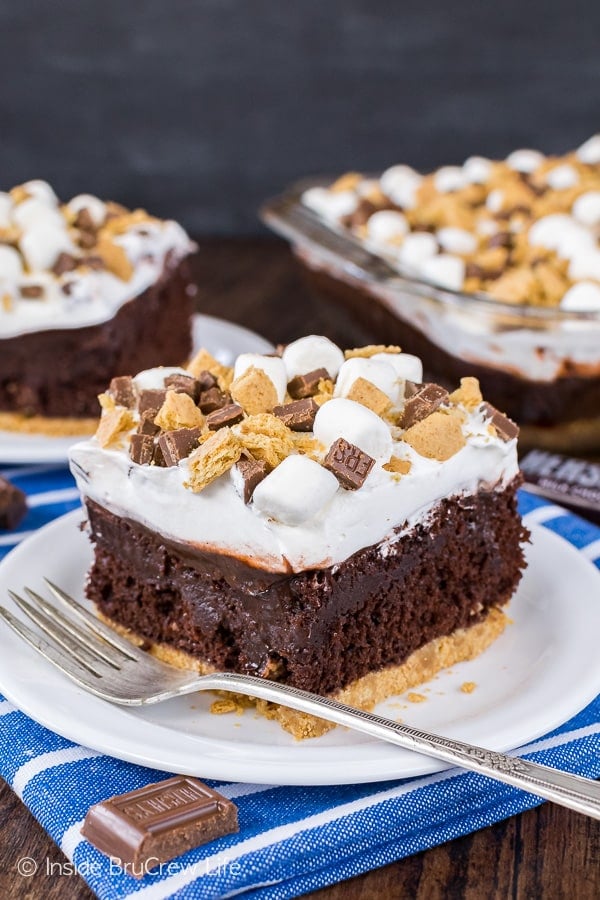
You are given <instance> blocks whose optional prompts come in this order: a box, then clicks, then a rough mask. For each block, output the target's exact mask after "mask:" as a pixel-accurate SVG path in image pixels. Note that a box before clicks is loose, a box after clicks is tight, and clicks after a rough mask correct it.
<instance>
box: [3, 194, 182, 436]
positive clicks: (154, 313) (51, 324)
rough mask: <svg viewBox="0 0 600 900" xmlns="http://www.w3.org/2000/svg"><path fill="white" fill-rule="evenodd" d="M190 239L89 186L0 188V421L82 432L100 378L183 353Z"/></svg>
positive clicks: (175, 360)
mask: <svg viewBox="0 0 600 900" xmlns="http://www.w3.org/2000/svg"><path fill="white" fill-rule="evenodd" d="M193 249H194V245H193V244H192V243H191V241H190V240H189V238H188V237H187V235H186V234H185V232H184V231H183V229H182V228H181V227H180V226H179V225H177V224H176V223H175V222H171V221H161V220H160V219H156V218H153V217H152V216H149V215H148V214H147V213H146V212H144V211H143V210H139V209H138V210H135V211H133V212H130V211H129V210H127V209H125V208H124V207H122V206H119V205H118V204H115V203H104V202H103V201H101V200H99V199H98V198H97V197H94V196H91V195H89V194H80V195H79V196H77V197H74V198H73V199H72V200H70V201H69V202H68V203H66V204H64V205H61V204H60V203H59V201H58V199H57V197H56V195H55V193H54V191H53V190H52V188H51V187H50V185H48V184H46V182H44V181H29V182H27V183H26V184H23V185H21V186H20V187H17V188H14V189H13V190H12V191H11V192H10V193H2V192H0V429H8V430H17V431H24V432H41V433H46V434H82V433H91V432H93V430H94V428H95V420H96V417H97V414H98V402H97V395H98V394H99V393H100V391H102V390H103V389H104V387H105V386H106V383H107V382H108V381H109V380H110V378H112V377H113V376H117V375H124V374H126V373H127V372H129V371H132V370H133V371H138V370H139V369H146V368H149V367H150V366H155V365H158V364H159V363H163V364H169V365H178V364H180V363H181V362H183V361H184V360H186V359H187V358H188V357H189V354H190V352H191V314H192V301H193V294H194V293H195V287H194V285H193V284H192V282H191V278H190V273H189V271H188V263H187V257H188V256H189V254H190V253H191V252H192V250H193Z"/></svg>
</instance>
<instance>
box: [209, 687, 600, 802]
mask: <svg viewBox="0 0 600 900" xmlns="http://www.w3.org/2000/svg"><path fill="white" fill-rule="evenodd" d="M199 681H200V679H199ZM209 681H210V683H211V684H210V687H211V688H214V689H216V690H225V691H235V692H236V693H240V694H246V695H249V696H252V697H259V698H260V699H262V700H269V701H271V702H272V703H279V704H282V705H284V706H289V707H291V708H292V709H297V710H300V712H305V713H309V714H310V715H314V716H318V717H319V718H321V719H326V720H328V721H329V722H335V723H336V724H337V725H345V726H347V727H348V728H351V729H353V730H354V731H361V732H362V733H363V734H368V735H369V736H370V737H374V738H379V739H380V740H383V741H388V742H389V743H392V744H398V745H399V746H400V747H404V748H405V749H407V750H414V751H416V752H418V753H424V754H425V755H426V756H433V757H435V758H436V759H440V760H442V761H443V762H445V763H449V764H451V765H455V766H460V767H461V768H463V769H470V770H471V771H472V772H478V773H479V774H480V775H487V776H489V777H490V778H494V779H495V780H496V781H502V782H504V783H505V784H510V785H512V786H513V787H516V788H520V789H521V790H523V791H527V792H528V793H530V794H535V795H537V796H538V797H543V798H544V799H545V800H551V801H552V802H553V803H558V804H559V805H560V806H566V807H567V809H573V810H575V811H576V812H579V813H583V814H584V815H587V816H591V817H592V818H594V819H600V783H598V782H596V781H592V780H591V779H589V778H581V777H580V776H579V775H571V774H569V773H568V772H561V771H559V770H558V769H552V768H550V767H549V766H542V765H539V764H538V763H534V762H530V761H529V760H527V759H521V758H519V757H515V756H507V755H506V754H505V753H497V752H496V751H495V750H485V749H484V748H482V747H477V746H474V745H472V744H466V743H464V742H463V741H457V740H453V739H452V738H447V737H442V736H441V735H436V734H430V733H428V732H426V731H421V730H420V729H418V728H412V727H411V726H410V725H404V724H402V723H399V722H394V721H393V720H392V719H386V718H384V717H383V716H378V715H376V714H375V713H370V712H365V711H364V710H360V709H355V708H354V707H351V706H346V704H345V703H340V702H339V701H338V700H333V699H331V698H329V697H320V696H318V695H317V694H311V693H309V692H308V691H302V690H300V689H299V688H295V687H290V686H289V685H284V684H273V683H269V682H268V681H265V680H264V679H262V678H255V677H253V676H250V675H237V674H235V673H219V674H214V675H208V676H206V675H205V676H203V677H202V679H201V683H202V686H203V687H204V688H208V687H209V684H208V682H209Z"/></svg>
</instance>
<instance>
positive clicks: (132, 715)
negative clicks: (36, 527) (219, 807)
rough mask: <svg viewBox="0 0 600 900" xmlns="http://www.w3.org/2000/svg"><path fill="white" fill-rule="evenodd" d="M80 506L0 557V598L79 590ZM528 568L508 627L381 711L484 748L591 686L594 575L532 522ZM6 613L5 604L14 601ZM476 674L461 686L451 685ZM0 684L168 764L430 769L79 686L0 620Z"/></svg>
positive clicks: (379, 777) (214, 771)
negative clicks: (417, 698) (101, 695)
mask: <svg viewBox="0 0 600 900" xmlns="http://www.w3.org/2000/svg"><path fill="white" fill-rule="evenodd" d="M81 516H82V514H81V512H80V511H79V510H76V511H75V512H72V513H69V514H68V515H66V516H64V517H63V518H61V519H57V520H56V521H55V522H52V523H51V524H50V525H47V526H46V527H45V528H42V529H41V530H40V531H38V532H37V533H36V534H35V535H33V536H32V537H31V538H29V539H28V540H26V541H24V542H23V543H22V544H21V545H20V546H19V547H17V548H16V549H15V550H13V551H12V553H10V554H9V555H8V556H7V557H6V558H5V560H4V561H3V562H2V563H1V564H0V602H1V603H5V604H6V605H8V606H10V605H11V603H10V600H9V598H8V596H7V593H6V590H7V588H13V589H14V590H16V591H19V590H21V588H22V587H23V583H24V582H26V583H27V584H28V585H30V586H31V587H33V588H34V589H36V588H37V589H38V590H40V589H43V582H42V576H43V575H46V576H47V577H49V578H51V579H52V580H54V581H56V582H57V583H58V584H60V585H62V586H63V587H64V588H65V589H66V590H67V591H69V592H70V593H72V594H74V595H76V596H81V592H82V584H83V580H84V573H85V572H86V570H87V567H88V565H89V563H90V560H91V550H90V546H89V544H88V541H87V538H86V537H85V535H84V534H82V533H81V532H80V531H79V529H78V527H77V526H78V523H79V521H80V520H81ZM533 535H534V540H533V544H532V546H530V547H528V550H527V555H528V559H529V568H528V569H527V572H526V574H525V577H524V579H523V582H522V585H521V587H520V588H519V590H518V592H517V595H516V596H515V597H514V599H513V601H512V602H511V605H510V616H511V618H512V619H513V620H514V624H512V625H511V626H510V627H508V628H507V630H506V631H505V633H504V634H503V635H502V636H501V637H500V638H499V640H498V641H496V643H495V644H494V645H493V646H492V647H491V648H490V649H489V650H487V651H486V652H485V653H484V654H483V655H482V656H481V657H479V658H478V659H476V660H473V661H471V662H468V663H462V664H460V665H457V666H454V668H453V669H452V670H451V671H445V672H443V673H441V674H440V675H438V677H437V678H436V679H434V680H433V681H432V682H430V683H429V684H428V685H426V686H424V687H423V688H421V689H420V690H419V692H420V693H422V694H423V695H424V696H425V697H426V698H427V699H426V701H425V702H423V703H419V704H418V705H417V704H414V703H412V704H411V703H408V702H407V701H406V698H402V697H399V698H398V697H396V698H392V699H390V700H388V701H386V702H385V703H383V704H381V705H380V706H379V707H378V711H379V712H381V713H383V714H385V715H388V716H390V717H391V718H398V717H401V718H403V719H404V720H405V721H406V722H409V723H410V724H412V725H416V726H417V727H421V728H425V729H429V730H433V731H438V732H440V733H443V734H448V735H451V736H452V737H456V738H462V739H463V740H466V741H469V742H471V743H477V744H480V745H482V746H485V747H491V748H493V749H496V750H507V749H510V748H513V747H517V746H520V745H522V744H524V743H527V742H528V741H530V740H533V739H534V738H536V737H539V736H540V735H541V734H544V733H545V732H547V731H549V730H551V729H552V728H555V727H556V726H558V725H560V724H561V723H562V722H565V721H566V720H567V719H569V718H570V717H571V716H573V715H574V714H575V713H577V712H578V711H579V710H581V709H583V707H584V706H586V705H587V704H588V703H589V702H591V700H593V699H594V697H596V696H597V694H598V693H600V655H599V654H598V647H597V642H598V634H599V633H600V603H599V602H598V598H599V595H600V573H599V572H598V571H597V570H596V569H595V568H594V567H593V566H592V565H591V563H589V562H587V561H586V560H585V559H584V558H583V557H582V556H581V554H579V553H578V552H577V551H576V550H574V549H573V547H571V546H570V545H569V544H567V543H566V542H565V541H563V540H562V539H561V538H559V537H557V536H556V535H554V534H552V533H550V532H548V531H546V530H544V529H543V528H540V527H539V526H537V527H534V528H533ZM13 610H14V607H13ZM465 681H472V682H475V683H476V685H477V687H476V689H475V690H474V691H473V693H471V694H465V693H463V692H461V690H460V685H461V684H462V683H463V682H465ZM0 691H1V692H2V693H3V694H4V695H5V696H6V697H7V698H8V699H9V700H11V701H12V702H13V703H14V704H15V705H16V706H18V707H20V708H21V709H22V710H23V711H24V712H25V713H27V715H29V716H31V718H33V719H35V720H36V721H38V722H40V723H41V724H42V725H45V726H46V727H47V728H50V729H52V730H53V731H56V732H58V733H59V734H61V735H63V736H64V737H66V738H69V739H71V740H73V741H76V742H78V743H80V744H83V745H85V746H87V747H92V748H94V749H96V750H99V751H101V752H104V753H108V754H111V755H112V756H116V757H118V758H120V759H125V760H129V761H130V762H134V763H139V764H141V765H146V766H152V767H155V768H158V769H163V770H165V771H168V772H180V773H185V774H191V775H199V776H203V777H210V778H219V779H224V780H232V781H250V782H259V783H264V784H346V783H351V782H354V783H359V782H370V781H383V780H385V779H389V778H401V777H408V776H413V775H421V774H424V773H427V772H434V771H438V770H440V769H442V768H444V766H443V765H442V764H439V763H437V762H436V761H434V760H431V759H428V758H427V757H424V756H420V755H417V754H414V753H410V752H409V751H405V750H401V749H400V748H398V747H393V746H392V745H390V744H384V743H380V742H376V741H373V740H371V739H369V738H367V737H363V736H362V735H357V734H353V733H351V732H349V731H346V730H344V729H341V728H337V729H335V731H333V732H330V733H328V734H326V735H324V736H323V737H321V738H317V739H314V740H308V741H303V742H298V741H295V740H294V739H293V738H292V737H291V736H290V735H289V734H287V733H286V732H284V731H283V730H282V729H281V728H280V727H279V725H277V724H276V723H274V722H269V721H267V720H266V719H264V718H262V717H261V716H258V715H257V714H256V713H254V712H253V711H252V710H246V711H245V712H244V713H243V715H236V714H232V715H224V716H215V715H213V714H211V713H210V712H209V707H210V704H211V702H212V701H213V700H214V695H212V694H210V693H207V694H195V695H191V696H188V697H182V698H178V699H175V700H170V701H168V702H166V703H163V704H160V705H157V706H152V707H148V708H145V709H139V708H138V709H133V710H131V709H129V710H128V709H125V708H123V707H119V706H112V705H111V704H109V703H106V702H105V701H103V700H100V699H98V698H96V697H93V696H91V695H88V694H86V693H85V692H84V691H82V690H80V689H79V688H78V687H76V686H75V685H74V684H73V683H72V682H70V681H69V680H68V679H67V678H66V677H65V676H64V675H62V674H61V673H60V672H58V671H57V670H56V669H54V668H53V667H52V666H51V665H49V664H48V663H46V662H45V661H44V660H43V659H42V658H41V657H39V656H38V655H37V654H36V653H35V651H33V650H31V649H30V648H29V647H27V646H26V645H24V644H22V643H21V642H20V640H19V639H18V638H17V637H16V636H15V635H14V634H13V633H12V632H11V631H10V630H9V629H8V627H7V626H0Z"/></svg>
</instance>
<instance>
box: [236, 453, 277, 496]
mask: <svg viewBox="0 0 600 900" xmlns="http://www.w3.org/2000/svg"><path fill="white" fill-rule="evenodd" d="M235 470H236V471H237V472H238V473H239V474H240V476H241V478H242V485H243V488H242V493H243V497H244V503H250V501H251V500H252V494H253V493H254V489H255V488H256V487H257V485H259V484H260V482H261V481H262V480H263V478H265V477H266V476H267V475H268V474H269V467H268V465H267V463H266V462H265V461H264V459H253V458H251V457H243V458H242V459H240V460H239V462H237V463H236V466H235Z"/></svg>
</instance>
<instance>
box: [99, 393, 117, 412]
mask: <svg viewBox="0 0 600 900" xmlns="http://www.w3.org/2000/svg"><path fill="white" fill-rule="evenodd" d="M98 403H99V404H100V406H101V407H102V409H105V410H111V409H116V406H117V404H116V403H115V398H114V397H111V395H110V394H107V393H106V392H105V393H104V394H98Z"/></svg>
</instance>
